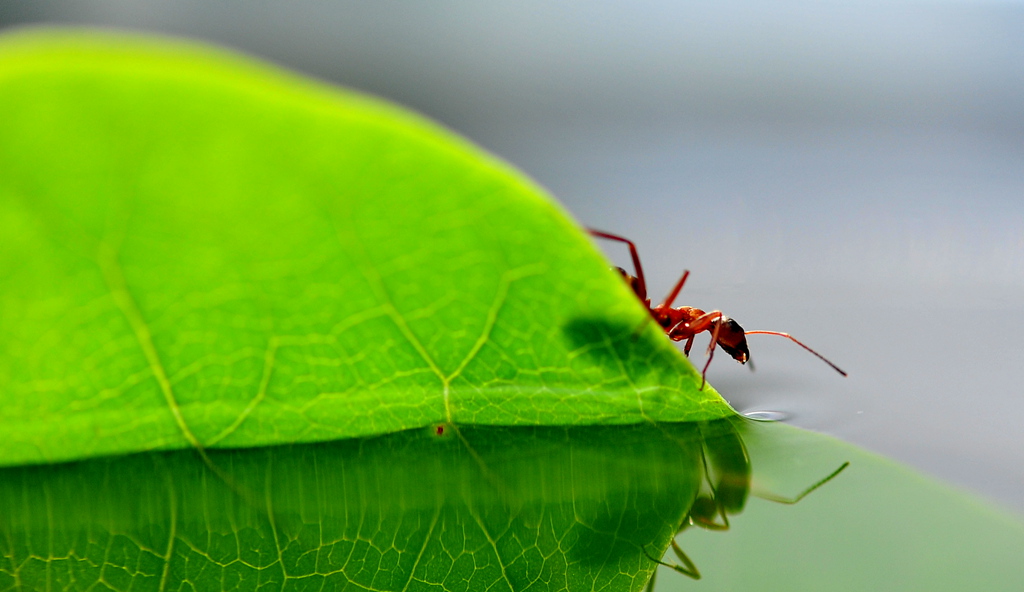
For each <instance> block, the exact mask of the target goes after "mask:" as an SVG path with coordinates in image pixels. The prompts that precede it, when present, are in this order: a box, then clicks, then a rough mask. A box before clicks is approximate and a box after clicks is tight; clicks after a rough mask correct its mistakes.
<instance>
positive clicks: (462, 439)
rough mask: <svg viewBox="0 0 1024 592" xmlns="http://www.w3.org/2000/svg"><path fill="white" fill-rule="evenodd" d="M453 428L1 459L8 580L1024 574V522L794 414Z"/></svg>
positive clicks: (436, 582) (412, 584) (1002, 584)
mask: <svg viewBox="0 0 1024 592" xmlns="http://www.w3.org/2000/svg"><path fill="white" fill-rule="evenodd" d="M439 427H440V428H441V429H440V430H439V429H437V427H435V428H433V429H424V430H416V431H410V432H403V433H399V434H393V435H390V436H385V437H379V438H373V439H365V440H347V441H339V442H328V443H321V444H312V445H301V446H286V447H276V448H265V449H252V450H229V451H208V452H207V455H208V459H207V461H205V462H204V460H203V459H202V458H201V457H200V455H198V454H196V453H194V452H192V451H182V452H172V453H160V454H155V453H154V454H140V455H134V456H130V457H124V458H110V459H96V460H88V461H81V462H76V463H69V464H64V465H54V466H43V467H18V468H8V469H4V470H3V471H2V472H0V590H43V589H68V590H92V589H111V590H178V589H217V590H219V589H240V590H246V589H252V590H255V589H260V590H284V589H288V590H293V589H294V590H304V589H318V590H319V589H330V590H342V589H345V590H348V589H352V590H396V591H397V590H420V589H423V590H426V589H440V588H444V589H451V590H467V591H473V590H491V589H495V590H525V589H531V590H583V589H586V590H592V589H597V588H602V589H612V590H633V591H636V590H641V589H643V588H644V587H645V586H647V585H648V582H649V579H650V576H651V574H652V573H653V572H654V570H655V567H656V566H657V564H658V562H662V561H663V562H664V564H665V565H669V566H671V567H664V568H662V570H663V573H661V574H660V576H659V577H658V578H657V582H656V589H657V590H659V591H660V590H665V589H674V588H695V587H697V586H699V587H700V588H702V589H705V590H714V589H739V588H743V587H747V586H751V585H756V586H757V589H762V590H763V589H776V588H777V589H794V588H793V587H794V586H806V587H807V589H813V587H815V586H817V587H819V588H820V587H821V586H827V587H828V588H829V589H833V590H834V589H841V590H842V589H851V590H854V589H868V588H866V586H873V587H875V588H876V589H877V588H891V589H899V588H907V587H914V588H919V587H923V586H928V587H930V588H933V589H940V590H941V589H949V590H953V589H964V586H967V585H970V586H977V585H984V586H990V587H991V588H994V589H1006V587H1007V584H1009V583H1010V582H1019V581H1024V568H1022V567H1021V566H1020V563H1019V561H1017V559H1016V551H1017V550H1019V549H1020V548H1024V528H1022V527H1021V525H1020V524H1018V523H1016V522H1014V521H1013V520H1011V519H1008V518H1007V517H1005V516H1003V515H1000V514H998V513H996V512H994V511H992V510H990V509H988V508H986V507H983V506H981V505H979V504H977V503H975V502H974V501H972V500H970V499H968V498H966V497H963V496H962V495H961V494H959V493H956V492H953V491H950V490H947V489H946V488H944V487H942V486H939V485H936V484H935V483H932V482H930V481H928V480H926V479H924V478H922V477H919V476H917V475H916V474H913V473H910V472H908V471H907V470H905V469H903V468H902V467H899V466H896V465H893V464H891V463H889V462H888V461H883V460H879V459H877V458H875V457H873V456H870V455H868V454H866V453H863V452H860V451H857V450H856V449H853V448H851V447H848V446H846V445H844V444H840V443H836V442H834V441H832V440H830V439H826V438H823V437H821V436H818V435H816V434H812V433H809V432H802V431H799V430H795V429H793V428H790V427H787V426H783V425H780V424H769V423H764V422H753V421H750V420H745V419H740V418H736V419H727V420H719V421H715V422H703V423H689V424H661V425H654V424H649V425H639V426H614V427H612V426H609V427H581V428H569V427H565V428H563V427H547V428H533V427H531V428H494V427H487V428H482V427H473V426H459V427H456V426H439ZM439 432H440V435H439ZM846 463H850V464H849V466H846ZM804 496H806V497H804ZM801 498H802V499H801ZM798 500H799V503H793V502H796V501H798ZM779 502H783V503H779ZM666 551H668V553H667V554H666ZM663 556H664V558H663ZM698 575H699V576H700V577H701V579H700V581H697V580H696V578H697V576H698ZM893 582H899V583H900V586H892V585H891V584H892V583H893ZM439 587H440V588H439ZM787 587H788V588H787Z"/></svg>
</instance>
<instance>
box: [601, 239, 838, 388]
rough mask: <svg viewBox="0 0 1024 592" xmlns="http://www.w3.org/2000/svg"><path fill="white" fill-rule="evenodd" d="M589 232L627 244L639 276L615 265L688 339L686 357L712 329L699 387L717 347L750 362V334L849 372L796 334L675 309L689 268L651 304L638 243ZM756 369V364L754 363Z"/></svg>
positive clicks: (669, 327)
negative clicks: (780, 341) (785, 342)
mask: <svg viewBox="0 0 1024 592" xmlns="http://www.w3.org/2000/svg"><path fill="white" fill-rule="evenodd" d="M587 230H588V231H589V232H590V234H592V235H594V236H596V237H599V238H604V239H608V240H613V241H619V242H621V243H626V245H628V246H629V254H630V256H631V257H632V258H633V268H634V269H636V275H635V276H633V275H630V274H629V273H628V272H627V271H626V270H625V269H622V268H621V267H616V268H615V269H616V270H618V272H619V273H620V274H622V277H623V278H624V279H625V280H626V283H627V284H629V287H630V288H632V289H633V292H635V293H636V296H637V298H639V299H640V302H642V303H643V304H644V306H646V307H647V310H648V311H649V312H650V313H651V317H652V318H653V319H654V321H655V322H656V323H658V325H659V326H660V327H661V328H662V329H663V330H664V331H665V334H666V335H668V337H669V339H671V340H672V341H682V340H684V339H685V340H686V345H685V346H684V347H683V353H684V354H686V355H687V356H689V355H690V348H691V347H693V338H694V337H695V336H696V335H697V334H698V333H703V332H704V331H710V332H711V343H710V344H708V351H707V356H708V361H707V363H705V364H704V370H703V371H702V372H701V375H700V379H701V380H700V388H701V390H704V384H705V382H706V376H707V373H708V366H710V365H711V359H712V358H713V357H714V355H715V346H716V345H717V346H718V347H721V348H722V349H724V350H725V353H727V354H729V355H730V356H732V357H733V359H734V360H736V361H737V362H739V363H740V364H746V363H747V362H748V361H750V350H748V349H747V338H746V336H747V335H778V336H779V337H785V338H786V339H789V340H790V341H792V342H793V343H795V344H797V345H799V346H800V347H802V348H804V349H806V350H807V351H809V352H811V353H812V354H814V355H816V356H818V358H820V359H821V360H822V361H823V362H825V363H826V364H828V365H829V366H831V367H832V368H833V369H834V370H835V371H836V372H838V373H840V374H842V375H843V376H846V372H843V371H842V370H841V369H840V368H839V366H836V365H835V364H833V363H832V362H830V361H828V360H827V359H826V358H825V356H823V355H821V354H819V353H818V352H816V351H814V350H813V349H811V348H809V347H807V346H806V345H804V344H803V343H800V341H798V340H797V339H796V338H795V337H793V336H792V335H790V334H789V333H780V332H779V331H744V330H743V327H740V324H739V323H737V322H736V321H734V320H733V319H732V318H730V317H727V316H725V314H724V313H723V312H722V311H720V310H713V311H711V312H704V311H703V310H701V309H699V308H694V307H692V306H677V307H675V308H672V302H673V301H675V299H676V296H678V295H679V292H680V291H681V290H682V289H683V284H685V283H686V278H688V277H689V276H690V271H689V270H686V271H684V272H683V277H681V278H679V281H678V282H676V285H675V287H674V288H672V291H671V292H669V293H668V296H666V297H665V301H664V302H662V303H661V304H659V305H657V306H651V299H650V298H648V297H647V283H646V282H645V281H644V270H643V267H641V266H640V255H639V254H638V253H637V250H636V245H635V244H633V241H631V240H629V239H628V238H625V237H622V236H619V235H617V234H611V233H608V232H601V231H600V230H594V229H590V228H588V229H587ZM751 368H753V365H751Z"/></svg>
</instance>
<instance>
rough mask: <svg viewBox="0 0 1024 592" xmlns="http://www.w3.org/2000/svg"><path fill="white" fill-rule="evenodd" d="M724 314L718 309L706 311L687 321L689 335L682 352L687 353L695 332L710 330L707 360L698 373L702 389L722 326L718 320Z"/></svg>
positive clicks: (702, 388)
mask: <svg viewBox="0 0 1024 592" xmlns="http://www.w3.org/2000/svg"><path fill="white" fill-rule="evenodd" d="M724 316H725V315H724V314H723V313H722V311H720V310H713V311H711V312H706V313H704V314H702V315H701V316H699V317H697V318H696V319H694V320H693V321H692V322H690V323H687V329H688V331H689V333H690V337H689V338H688V339H687V340H686V349H684V353H686V354H687V355H689V347H690V343H691V342H692V341H693V336H694V335H696V334H697V333H703V332H704V331H708V330H710V331H711V343H709V344H708V351H707V356H708V361H707V362H706V363H705V364H704V369H703V370H701V373H700V389H698V390H704V385H705V384H707V381H708V379H707V376H708V367H709V366H711V360H713V359H714V357H715V346H716V345H717V344H718V333H719V331H720V330H721V328H722V324H721V323H719V322H718V321H719V320H720V319H721V318H722V317H724Z"/></svg>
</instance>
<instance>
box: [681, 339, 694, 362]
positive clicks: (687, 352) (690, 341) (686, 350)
mask: <svg viewBox="0 0 1024 592" xmlns="http://www.w3.org/2000/svg"><path fill="white" fill-rule="evenodd" d="M691 347H693V335H690V338H689V339H687V340H686V345H685V346H684V347H683V354H684V355H685V356H686V357H690V348H691Z"/></svg>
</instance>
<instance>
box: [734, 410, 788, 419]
mask: <svg viewBox="0 0 1024 592" xmlns="http://www.w3.org/2000/svg"><path fill="white" fill-rule="evenodd" d="M743 417H746V418H747V419H753V420H754V421H786V420H787V419H790V418H791V417H792V415H791V414H789V413H786V412H785V411H771V410H767V409H766V410H758V411H746V412H744V413H743Z"/></svg>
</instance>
